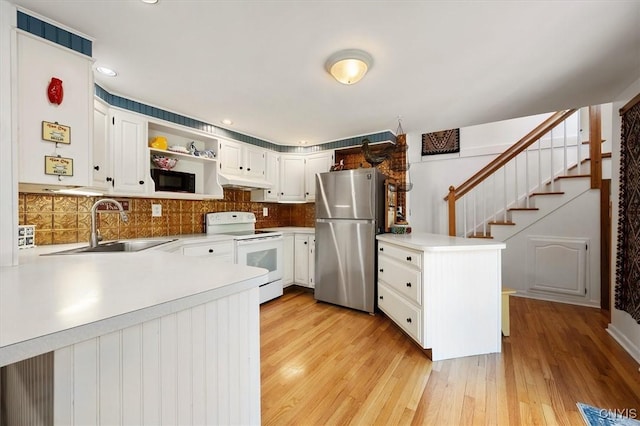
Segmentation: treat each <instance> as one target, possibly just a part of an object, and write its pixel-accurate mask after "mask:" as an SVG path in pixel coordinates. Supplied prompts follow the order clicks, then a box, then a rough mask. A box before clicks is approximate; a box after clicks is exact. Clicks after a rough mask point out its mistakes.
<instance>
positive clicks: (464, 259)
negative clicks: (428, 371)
mask: <svg viewBox="0 0 640 426" xmlns="http://www.w3.org/2000/svg"><path fill="white" fill-rule="evenodd" d="M424 270H425V271H428V272H427V273H425V275H424V286H425V292H426V295H425V298H426V304H427V309H426V312H425V315H426V318H425V323H426V330H427V335H426V342H427V346H426V347H432V348H433V359H434V360H435V359H448V358H457V357H464V356H469V355H472V354H483V353H495V352H500V349H501V337H500V336H501V335H500V324H501V315H500V300H501V299H500V297H501V288H502V282H501V256H500V250H468V251H453V252H446V251H445V252H428V253H426V254H425V256H424ZM444 307H446V308H444ZM480 313H481V314H480Z"/></svg>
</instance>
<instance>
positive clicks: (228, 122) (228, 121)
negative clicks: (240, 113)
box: [220, 118, 233, 126]
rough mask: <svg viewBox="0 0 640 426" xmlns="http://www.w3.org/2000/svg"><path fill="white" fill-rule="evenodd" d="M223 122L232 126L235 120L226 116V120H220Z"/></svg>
mask: <svg viewBox="0 0 640 426" xmlns="http://www.w3.org/2000/svg"><path fill="white" fill-rule="evenodd" d="M220 122H221V123H222V124H226V125H227V126H231V125H232V124H233V121H231V120H229V119H228V118H225V119H224V120H221V121H220Z"/></svg>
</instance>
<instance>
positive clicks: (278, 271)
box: [236, 236, 284, 282]
mask: <svg viewBox="0 0 640 426" xmlns="http://www.w3.org/2000/svg"><path fill="white" fill-rule="evenodd" d="M283 241H284V240H283V239H282V236H277V237H263V238H250V239H246V240H237V241H236V247H237V250H236V263H237V264H238V265H247V266H257V267H258V268H264V269H267V270H269V276H268V280H267V282H272V281H276V280H280V279H282V268H283V267H282V262H283V259H282V256H283V251H284V243H283Z"/></svg>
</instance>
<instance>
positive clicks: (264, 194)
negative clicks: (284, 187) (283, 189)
mask: <svg viewBox="0 0 640 426" xmlns="http://www.w3.org/2000/svg"><path fill="white" fill-rule="evenodd" d="M265 159H266V164H265V171H264V176H265V179H266V181H267V182H269V183H270V184H271V188H269V189H254V190H252V191H251V201H261V202H272V203H275V202H278V197H279V194H280V154H279V153H278V152H276V151H267V152H266V153H265Z"/></svg>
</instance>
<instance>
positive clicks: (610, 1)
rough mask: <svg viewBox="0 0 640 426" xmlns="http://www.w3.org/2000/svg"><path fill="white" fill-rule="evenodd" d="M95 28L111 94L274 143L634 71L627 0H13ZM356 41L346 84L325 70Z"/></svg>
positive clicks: (574, 97)
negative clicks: (359, 56) (112, 73)
mask: <svg viewBox="0 0 640 426" xmlns="http://www.w3.org/2000/svg"><path fill="white" fill-rule="evenodd" d="M13 3H15V4H18V5H21V6H23V7H25V8H27V9H28V10H31V11H33V12H36V13H39V14H41V15H43V16H45V17H48V18H50V19H53V20H54V21H57V22H58V23H60V24H63V25H66V26H68V27H70V28H71V29H75V30H77V31H80V32H82V33H84V34H85V35H87V36H89V37H90V38H92V39H94V43H93V56H94V58H95V60H96V65H106V66H110V67H112V68H114V69H116V70H117V71H118V72H119V76H118V77H116V78H110V79H109V78H105V77H101V76H99V75H96V82H97V83H98V84H99V85H101V86H102V87H103V88H104V89H105V90H107V91H108V92H110V93H112V94H117V95H120V96H124V97H127V98H129V99H134V100H137V101H140V102H143V103H146V104H149V105H153V106H156V107H159V108H163V109H167V110H170V111H174V112H177V113H180V114H183V115H186V116H190V117H193V118H196V119H200V120H202V121H205V122H207V123H210V124H213V125H216V126H220V127H228V126H224V125H222V124H221V123H220V121H221V120H222V119H223V118H230V119H232V120H233V121H234V125H233V126H230V127H228V128H230V129H232V130H235V131H238V132H241V133H244V134H248V135H252V136H256V137H259V138H261V139H264V140H267V141H271V142H274V143H278V144H283V145H288V144H298V142H299V141H300V140H306V141H307V142H308V144H309V145H314V144H318V143H323V142H329V141H333V140H338V139H345V138H348V137H352V136H358V135H363V134H370V133H376V132H379V131H383V130H387V129H389V130H393V131H395V130H396V128H397V124H398V121H397V118H398V116H401V117H402V127H403V128H404V130H405V132H407V133H411V132H421V133H424V132H427V131H437V130H443V129H449V128H454V127H463V126H469V125H474V124H481V123H487V122H492V121H499V120H503V119H508V118H514V117H521V116H527V115H533V114H538V113H543V112H550V111H555V110H558V109H562V108H568V107H579V106H586V105H590V104H597V103H604V102H609V101H611V100H612V99H613V98H614V97H615V96H616V95H618V94H619V93H620V92H621V91H622V90H623V89H624V88H626V87H627V86H628V85H629V84H631V83H632V82H633V81H635V80H636V79H637V78H640V0H630V1H620V0H604V1H599V0H590V1H578V0H571V1H562V0H557V1H551V0H549V1H543V0H536V1H508V0H502V1H498V0H496V1H470V0H463V1H416V0H413V1H356V0H345V1H337V0H333V1H332V0H327V1H312V0H298V1H286V0H281V1H267V0H264V1H246V0H245V1H242V0H240V1H213V0H211V1H208V0H159V2H158V3H157V4H156V5H148V4H145V3H143V2H142V1H140V0H84V1H82V0H16V1H14V2H13ZM346 48H359V49H363V50H366V51H368V52H369V53H370V54H371V55H372V56H373V58H374V64H373V67H372V68H371V70H370V71H369V73H368V74H367V75H366V76H365V78H364V80H362V81H361V82H360V83H358V84H356V85H352V86H344V85H341V84H339V83H337V82H336V81H334V80H333V79H332V78H331V77H330V76H329V75H328V74H327V73H326V71H325V69H324V63H325V61H326V59H327V58H328V57H329V56H330V55H331V54H332V53H334V52H335V51H337V50H342V49H346Z"/></svg>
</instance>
